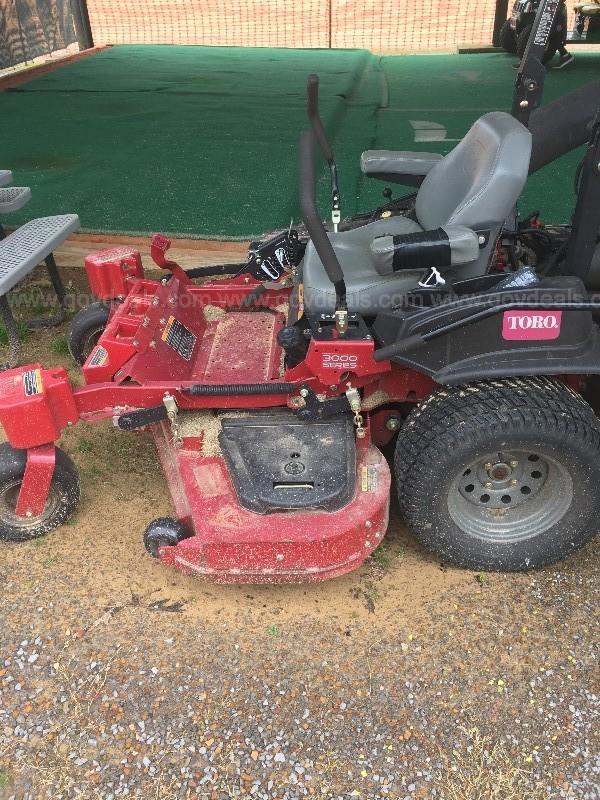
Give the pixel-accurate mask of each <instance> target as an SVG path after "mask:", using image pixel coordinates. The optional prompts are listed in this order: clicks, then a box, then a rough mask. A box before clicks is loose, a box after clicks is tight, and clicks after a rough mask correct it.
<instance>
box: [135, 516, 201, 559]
mask: <svg viewBox="0 0 600 800" xmlns="http://www.w3.org/2000/svg"><path fill="white" fill-rule="evenodd" d="M189 536H190V533H189V531H188V530H187V528H186V527H185V526H184V525H182V524H181V522H178V521H177V520H176V519H172V518H171V517H159V519H154V520H152V522H151V523H150V524H149V525H148V527H147V528H146V530H145V532H144V547H145V548H146V550H147V551H148V552H149V553H150V555H151V556H152V557H153V558H158V554H159V550H160V548H161V547H174V546H175V545H176V544H179V542H180V541H181V540H182V539H187V538H188V537H189Z"/></svg>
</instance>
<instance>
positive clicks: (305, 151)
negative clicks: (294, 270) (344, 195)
mask: <svg viewBox="0 0 600 800" xmlns="http://www.w3.org/2000/svg"><path fill="white" fill-rule="evenodd" d="M315 181H316V170H315V137H314V134H313V132H312V131H302V133H301V134H300V210H301V212H302V219H303V220H304V224H305V225H306V228H307V230H308V235H309V236H310V238H311V239H312V242H313V244H314V246H315V250H316V251H317V254H318V256H319V258H320V259H321V263H322V264H323V267H324V269H325V272H326V273H327V277H328V278H329V280H330V281H331V283H332V284H333V285H334V287H335V292H336V311H337V310H339V309H343V310H345V309H346V283H345V281H344V273H343V272H342V268H341V266H340V262H339V261H338V257H337V255H336V254H335V250H334V249H333V245H332V244H331V241H330V240H329V236H327V231H326V230H325V226H324V225H323V220H322V219H321V217H320V215H319V212H318V210H317V203H316V199H315Z"/></svg>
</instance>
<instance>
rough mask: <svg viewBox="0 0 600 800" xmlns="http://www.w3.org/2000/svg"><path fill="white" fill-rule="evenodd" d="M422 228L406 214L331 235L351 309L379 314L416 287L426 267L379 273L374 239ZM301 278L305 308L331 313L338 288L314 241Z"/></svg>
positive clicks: (414, 231)
mask: <svg viewBox="0 0 600 800" xmlns="http://www.w3.org/2000/svg"><path fill="white" fill-rule="evenodd" d="M420 230H422V228H421V226H420V225H418V224H417V223H416V222H413V221H412V220H411V219H408V218H407V217H391V218H390V219H380V220H377V221H376V222H371V223H369V224H368V225H363V226H362V227H361V228H355V229H354V230H350V231H343V232H341V233H330V234H329V238H330V240H331V243H332V245H333V249H334V250H335V253H336V255H337V257H338V260H339V262H340V265H341V267H342V271H343V273H344V278H345V280H346V289H347V295H346V298H347V301H348V310H349V311H350V312H358V313H360V314H364V315H367V316H368V315H373V314H377V313H378V312H379V311H384V310H386V309H390V308H392V307H393V306H396V305H398V304H399V302H400V301H401V299H402V296H403V295H404V294H405V293H406V292H407V291H409V290H410V289H414V287H415V286H416V284H417V282H418V280H419V278H420V277H421V275H422V274H423V270H406V271H402V272H395V273H393V274H391V275H380V274H379V273H378V272H377V270H376V269H375V267H374V263H373V254H372V252H371V242H372V241H373V239H375V238H376V237H378V236H399V235H401V234H405V233H416V232H417V231H420ZM302 280H303V283H304V305H305V306H306V308H307V309H309V310H310V311H312V312H314V313H323V314H327V313H331V311H333V309H334V308H335V291H334V289H333V286H332V285H331V281H330V280H329V278H328V277H327V274H326V272H325V269H324V268H323V264H322V263H321V259H320V258H319V256H318V255H317V251H316V250H315V247H314V245H313V243H312V242H309V243H308V245H307V248H306V253H305V255H304V259H303V261H302Z"/></svg>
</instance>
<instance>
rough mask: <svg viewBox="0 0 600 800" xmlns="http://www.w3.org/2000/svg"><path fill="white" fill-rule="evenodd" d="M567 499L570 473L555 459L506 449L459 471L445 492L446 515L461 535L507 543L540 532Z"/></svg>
mask: <svg viewBox="0 0 600 800" xmlns="http://www.w3.org/2000/svg"><path fill="white" fill-rule="evenodd" d="M572 500H573V480H572V478H571V474H570V472H569V470H568V469H567V468H566V467H565V466H564V464H562V463H561V462H560V461H559V460H558V459H557V458H556V457H553V456H552V457H551V456H549V455H547V454H542V453H540V452H536V451H533V450H515V449H511V450H510V451H508V450H504V451H502V452H490V453H488V454H486V455H484V456H483V457H482V458H478V459H477V460H476V461H473V462H472V463H470V464H467V465H466V466H465V467H463V469H461V471H460V472H459V474H458V475H457V476H456V478H455V479H454V481H453V483H452V485H451V487H450V492H449V494H448V511H449V513H450V516H451V517H452V519H453V521H454V522H455V524H456V525H457V526H458V527H459V528H460V529H461V530H463V531H464V532H465V533H468V534H470V535H471V536H475V537H477V538H479V539H485V540H488V541H491V542H492V541H493V542H504V543H508V542H517V541H523V540H525V539H530V538H533V537H535V536H538V535H540V534H541V533H544V531H546V530H548V529H549V528H551V527H552V526H553V525H555V524H556V523H557V522H559V520H560V519H562V517H563V516H564V515H565V514H566V513H567V511H568V510H569V508H570V506H571V503H572Z"/></svg>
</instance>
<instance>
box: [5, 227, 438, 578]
mask: <svg viewBox="0 0 600 800" xmlns="http://www.w3.org/2000/svg"><path fill="white" fill-rule="evenodd" d="M168 245H169V242H168V240H165V239H162V238H161V237H154V239H153V241H152V255H153V258H154V260H155V261H156V262H157V263H158V264H159V266H161V267H164V268H166V269H169V270H170V272H171V277H170V279H163V280H162V281H152V280H148V279H146V278H144V277H143V270H142V267H141V260H140V258H139V253H137V252H136V251H132V250H128V249H126V248H118V249H116V250H115V249H113V250H111V251H103V252H101V253H97V254H93V255H91V256H89V257H88V258H87V259H86V268H87V272H88V277H89V280H90V286H91V288H92V291H93V292H94V293H95V294H96V296H97V297H99V298H101V299H103V300H105V301H106V300H112V301H117V302H113V305H112V312H111V317H110V319H109V322H108V324H107V326H106V328H105V330H104V333H103V334H102V336H101V338H100V340H99V342H98V345H97V346H96V347H95V348H94V350H93V351H92V353H91V354H90V356H89V358H88V359H87V361H86V363H85V364H84V366H83V374H84V377H85V381H86V385H85V386H83V387H81V388H73V387H72V386H71V384H70V382H69V380H68V376H67V374H66V371H65V370H64V369H43V368H42V367H41V366H40V365H39V364H32V365H27V366H25V367H21V368H18V369H14V370H10V371H7V372H4V373H2V374H0V423H1V424H2V425H3V427H4V429H5V432H6V434H7V438H8V440H9V442H10V444H11V445H12V446H13V447H16V448H21V449H27V467H26V470H25V475H24V478H23V482H22V486H21V490H20V494H19V498H18V501H17V513H18V514H22V515H25V514H27V515H37V514H39V513H41V511H42V510H43V508H44V505H45V502H46V500H47V496H48V490H49V487H50V483H51V478H52V473H53V469H54V442H55V441H56V440H57V439H58V438H59V437H60V435H61V432H62V430H63V429H64V428H65V427H67V426H68V425H73V424H75V423H76V422H77V421H78V420H80V419H81V420H86V421H94V420H100V419H105V418H107V417H115V416H120V415H121V414H123V413H125V412H130V411H133V410H139V409H144V408H149V407H152V406H159V405H161V404H162V403H163V399H164V397H165V395H166V394H170V395H171V396H173V397H174V398H175V399H176V401H177V404H178V406H179V408H180V409H182V410H192V409H215V408H218V409H259V408H272V407H282V406H283V407H285V406H288V407H290V408H293V409H296V408H298V407H299V405H301V404H302V402H303V400H302V398H301V395H300V390H301V389H302V388H310V389H311V390H312V391H314V392H315V393H316V394H317V395H319V397H321V398H322V399H326V398H334V397H339V396H341V395H343V394H344V393H345V392H346V390H347V389H348V388H350V387H351V388H356V389H362V390H363V405H364V408H365V411H364V418H365V427H366V431H367V433H366V436H365V438H364V440H362V441H361V440H360V439H359V440H358V442H359V444H360V447H359V469H363V468H364V466H365V464H367V463H369V459H371V462H372V463H373V464H374V463H375V461H374V460H378V458H379V456H378V455H377V453H378V451H377V450H376V449H375V448H373V447H371V437H373V442H374V444H375V445H378V444H379V445H382V444H385V443H386V442H387V441H389V439H390V438H391V436H390V431H389V430H388V428H387V420H388V419H389V416H390V412H389V411H388V410H385V409H384V410H381V406H382V405H383V406H386V405H389V404H393V403H398V402H416V401H417V400H419V399H421V398H423V397H426V396H427V395H429V394H430V393H431V391H432V390H433V388H434V384H433V382H432V381H431V379H429V378H427V377H426V376H424V375H422V374H420V373H418V372H415V371H414V370H411V369H405V368H400V367H398V366H396V365H394V364H392V363H391V362H389V361H383V362H376V361H375V360H374V358H373V354H374V349H375V344H374V342H373V340H372V339H360V340H353V339H352V338H340V337H335V336H333V337H332V338H331V339H330V340H327V341H325V340H321V339H315V338H313V339H312V340H311V342H310V344H309V348H308V352H307V355H306V357H305V359H304V360H303V361H302V362H301V363H300V364H298V366H296V367H294V368H292V369H288V370H287V371H286V372H285V375H283V376H282V377H281V376H280V374H279V373H280V365H281V360H282V355H283V353H282V350H281V348H280V347H279V345H278V344H277V341H276V338H277V332H278V331H279V330H280V329H281V328H282V327H283V326H284V325H285V315H284V314H283V313H282V311H281V310H280V307H281V306H282V304H284V303H286V302H287V300H288V298H289V296H290V293H291V289H290V287H289V286H288V285H286V283H285V281H281V282H280V283H278V284H277V283H276V284H272V285H271V286H270V287H269V288H268V289H266V291H265V292H264V293H263V294H262V296H261V297H260V304H261V306H262V307H263V308H264V309H265V310H269V314H265V313H262V314H261V313H255V312H254V313H250V312H249V310H248V309H247V308H245V306H244V301H245V299H246V298H248V296H249V295H251V294H253V293H254V292H255V290H256V288H257V286H259V285H260V284H259V283H258V281H256V280H255V279H254V278H252V277H251V276H249V275H239V276H236V277H233V278H225V279H220V280H215V281H211V282H208V283H204V284H202V285H195V284H193V282H192V281H191V280H190V279H189V277H188V276H187V275H186V274H185V272H184V271H183V270H181V269H180V268H179V267H178V265H176V264H175V263H174V262H170V261H167V259H166V256H165V254H166V251H167V249H168ZM117 292H118V295H117V294H116V293H117ZM111 294H112V295H114V296H113V297H109V295H111ZM206 306H216V307H218V308H220V309H223V310H225V311H227V312H235V311H238V312H240V311H243V312H245V313H241V314H239V315H237V316H236V315H235V314H232V315H231V320H232V321H235V325H234V326H231V328H228V326H227V325H225V326H224V328H221V327H219V325H218V323H217V322H215V321H211V319H210V315H209V314H206V313H204V309H205V308H206ZM257 329H258V331H257ZM257 333H258V335H257ZM219 337H222V341H221V340H220V339H219ZM265 343H267V344H268V347H267V349H265ZM215 352H217V354H220V357H219V358H215V355H214V354H215ZM229 353H231V357H229V355H228V354H229ZM213 362H216V363H214V364H213ZM257 369H258V371H259V372H260V374H257ZM223 383H229V384H235V385H237V384H244V383H265V384H270V387H272V386H273V385H276V384H277V383H285V384H288V385H289V384H291V385H292V387H293V389H292V391H291V392H290V391H289V389H288V386H286V387H285V388H282V391H281V393H276V394H273V393H272V390H271V391H269V392H265V393H264V394H258V395H256V394H254V395H248V394H242V393H240V394H230V395H226V396H219V397H218V399H217V398H216V397H214V396H210V395H206V396H194V395H190V394H187V393H186V391H185V390H186V389H189V388H190V387H192V386H194V385H197V384H223ZM376 409H379V410H377V411H376V413H374V414H373V425H372V427H370V425H369V413H370V412H374V411H375V410H376ZM165 430H166V428H165V425H164V424H163V425H155V426H154V435H155V438H156V441H157V447H158V450H159V454H160V457H161V461H162V463H163V467H164V471H165V474H166V476H167V479H168V481H169V484H170V488H171V493H172V496H173V500H174V504H175V506H176V510H177V514H178V516H179V518H180V519H181V520H182V521H184V522H186V523H187V524H188V525H190V526H191V527H192V528H193V529H194V534H195V535H193V536H192V537H191V538H190V539H184V540H183V541H182V542H180V543H179V545H177V547H169V548H162V550H161V553H160V557H161V559H162V560H163V561H165V562H166V563H172V564H174V565H176V566H178V568H180V569H183V570H184V571H192V572H198V573H201V574H203V575H206V576H207V577H212V579H213V580H219V581H235V582H242V581H256V580H259V579H260V580H261V581H266V582H271V581H293V580H322V579H324V578H327V577H332V576H333V575H337V574H341V573H342V572H346V571H348V570H349V569H353V568H354V567H355V566H357V565H358V564H359V563H361V561H362V560H364V558H365V557H366V556H367V555H368V554H369V552H371V550H372V549H374V548H375V547H376V546H377V544H378V543H379V541H380V538H381V537H382V536H383V532H384V529H385V524H384V523H386V521H387V513H388V501H389V483H390V478H389V469H388V468H387V463H386V462H385V460H384V459H382V460H381V463H380V462H379V461H378V464H379V466H378V467H377V469H378V471H379V477H378V478H377V481H376V484H377V487H376V488H375V489H373V488H372V487H370V486H368V487H367V488H366V489H365V488H364V487H363V489H362V491H360V490H359V489H357V494H356V496H355V498H354V500H353V501H352V503H351V504H350V505H349V506H347V507H346V508H345V509H343V510H342V512H343V513H342V512H339V513H338V512H327V513H325V512H320V513H319V512H306V513H304V514H298V513H294V514H275V515H269V517H261V515H256V514H251V512H248V511H247V510H246V509H243V508H242V507H241V506H239V504H237V505H236V502H237V501H236V500H235V497H234V494H235V493H234V491H233V489H232V486H231V482H230V481H228V479H227V477H226V475H227V470H226V467H225V465H224V463H222V464H221V465H220V466H219V465H217V464H216V462H215V460H214V459H213V462H211V461H210V459H206V458H203V459H202V458H201V459H200V461H201V463H202V465H203V467H202V468H204V467H206V466H207V465H208V466H210V464H211V463H213V465H214V469H218V470H220V472H221V475H222V480H221V485H222V487H223V491H224V492H225V494H226V495H227V497H226V498H225V497H224V498H222V499H221V500H220V501H219V502H221V503H224V504H226V505H228V507H229V508H235V514H236V515H237V518H239V519H240V520H244V522H243V525H242V526H241V527H240V528H239V530H238V531H237V533H236V537H235V539H234V540H232V539H231V536H230V534H229V538H227V536H225V535H222V536H221V538H220V539H219V538H218V537H217V538H216V539H215V536H213V535H211V533H210V531H207V530H206V526H205V525H204V524H203V516H204V514H203V512H202V508H208V507H210V506H211V502H212V501H211V500H210V496H209V495H207V494H206V492H205V491H204V490H203V489H199V488H198V484H197V481H195V479H193V478H192V477H191V474H192V473H191V472H190V468H189V465H190V463H192V462H193V463H194V464H196V467H197V466H198V463H197V462H198V459H199V456H198V448H197V447H196V448H195V450H194V449H193V452H192V455H190V451H189V447H188V445H189V443H188V445H186V442H184V443H183V447H182V448H181V449H177V448H176V447H174V446H173V444H172V443H171V444H169V441H168V437H167V436H166V434H165ZM192 444H193V443H192ZM365 459H366V460H365ZM217 460H218V459H217ZM383 464H385V468H384V466H383ZM359 477H360V476H359ZM358 484H359V481H357V486H358ZM182 486H183V494H182V490H181V487H182ZM182 504H183V506H185V505H186V504H188V505H190V504H191V505H192V506H193V510H192V511H191V512H189V513H186V512H185V510H182ZM178 506H180V507H179V508H178ZM357 511H358V516H356V513H355V512H357ZM232 513H233V512H232ZM249 514H250V515H251V517H248V515H249ZM251 518H252V519H253V520H254V522H253V525H252V526H250V527H251V529H252V531H253V534H252V536H254V539H252V542H253V547H254V553H255V558H254V561H251V562H249V561H248V559H247V558H246V556H245V553H246V550H247V545H248V544H249V541H250V540H249V539H248V536H247V535H245V534H244V530H246V529H248V530H249V529H250V528H248V525H249V522H248V520H249V519H251ZM257 518H259V519H258V520H257ZM359 520H362V522H360V524H359ZM365 520H367V521H368V526H369V527H371V526H375V528H376V529H377V530H378V531H380V530H381V528H382V526H383V530H382V531H381V536H380V537H373V535H372V530H371V531H369V530H368V529H367V528H365V524H364V522H365ZM315 530H316V531H318V532H319V533H318V535H315V533H314V531H315ZM294 531H295V533H294ZM252 536H251V537H250V538H252ZM290 537H291V538H290ZM284 541H285V542H287V544H286V546H285V548H284V549H285V550H286V555H285V556H283V558H284V560H285V564H283V565H278V564H277V563H275V564H273V557H274V554H275V556H277V557H279V556H280V555H281V553H280V551H281V550H282V542H284ZM294 542H295V544H294ZM245 548H246V549H245ZM275 551H277V552H275ZM257 554H258V555H257Z"/></svg>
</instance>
